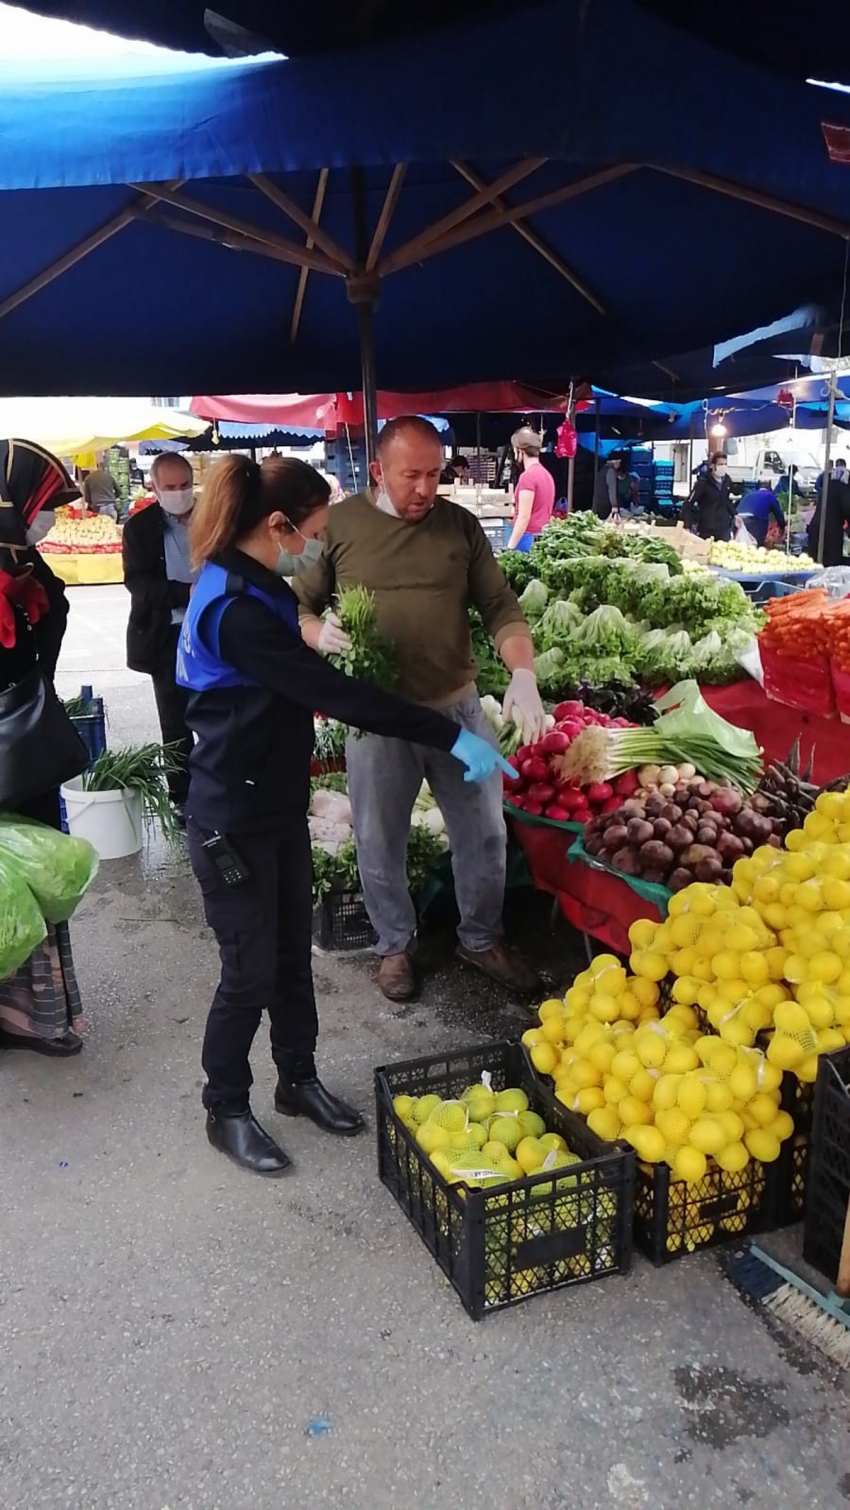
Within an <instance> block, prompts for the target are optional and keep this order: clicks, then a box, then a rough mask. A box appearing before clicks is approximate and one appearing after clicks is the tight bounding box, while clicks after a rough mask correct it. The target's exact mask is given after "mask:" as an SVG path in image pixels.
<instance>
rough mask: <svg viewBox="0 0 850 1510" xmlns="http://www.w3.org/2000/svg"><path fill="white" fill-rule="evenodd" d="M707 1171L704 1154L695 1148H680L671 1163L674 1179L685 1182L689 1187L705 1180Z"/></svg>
mask: <svg viewBox="0 0 850 1510" xmlns="http://www.w3.org/2000/svg"><path fill="white" fill-rule="evenodd" d="M707 1169H708V1165H707V1163H706V1159H705V1154H703V1153H700V1151H699V1149H697V1148H680V1150H679V1152H678V1153H677V1155H676V1158H675V1160H674V1163H673V1173H674V1175H675V1176H676V1179H677V1180H687V1182H688V1184H689V1185H695V1184H696V1183H697V1182H698V1181H699V1180H703V1179H705V1175H706V1171H707Z"/></svg>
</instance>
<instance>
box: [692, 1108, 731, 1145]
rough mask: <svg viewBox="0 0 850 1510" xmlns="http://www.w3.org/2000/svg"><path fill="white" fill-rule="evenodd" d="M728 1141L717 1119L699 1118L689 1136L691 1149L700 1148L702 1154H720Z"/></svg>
mask: <svg viewBox="0 0 850 1510" xmlns="http://www.w3.org/2000/svg"><path fill="white" fill-rule="evenodd" d="M728 1141H729V1140H728V1138H727V1137H726V1133H725V1132H724V1130H723V1127H722V1125H721V1123H720V1122H719V1121H718V1120H717V1118H716V1117H698V1118H697V1120H696V1122H695V1123H694V1124H693V1127H692V1128H691V1130H690V1133H689V1134H688V1143H689V1144H690V1146H691V1148H698V1149H699V1151H700V1153H709V1154H716V1153H719V1152H720V1149H721V1148H724V1147H725V1145H726V1143H727V1142H728Z"/></svg>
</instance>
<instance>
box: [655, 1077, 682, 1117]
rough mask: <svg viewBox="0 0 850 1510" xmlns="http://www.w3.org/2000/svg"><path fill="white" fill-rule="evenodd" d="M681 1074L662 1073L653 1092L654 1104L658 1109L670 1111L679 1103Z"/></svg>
mask: <svg viewBox="0 0 850 1510" xmlns="http://www.w3.org/2000/svg"><path fill="white" fill-rule="evenodd" d="M681 1079H682V1077H681V1075H660V1076H659V1077H658V1079H657V1080H656V1082H655V1087H654V1089H653V1092H652V1104H653V1106H654V1107H655V1110H656V1111H659V1112H663V1111H669V1110H670V1109H671V1107H674V1106H677V1105H678V1100H677V1098H678V1094H679V1085H680V1082H681Z"/></svg>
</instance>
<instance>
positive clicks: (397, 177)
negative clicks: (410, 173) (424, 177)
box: [366, 163, 407, 273]
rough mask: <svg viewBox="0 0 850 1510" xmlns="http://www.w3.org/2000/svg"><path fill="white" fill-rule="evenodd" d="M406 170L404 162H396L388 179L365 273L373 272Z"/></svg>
mask: <svg viewBox="0 0 850 1510" xmlns="http://www.w3.org/2000/svg"><path fill="white" fill-rule="evenodd" d="M406 172H407V168H406V166H405V164H404V163H396V165H395V167H394V168H393V172H392V178H391V179H390V182H389V186H388V188H387V192H386V194H385V195H384V203H383V205H382V207H381V213H380V215H379V216H378V224H377V225H376V226H375V234H374V236H373V237H372V245H371V246H370V248H369V255H368V257H367V258H366V271H367V273H371V272H374V270H375V267H376V265H377V261H378V258H379V257H380V255H381V249H382V247H383V245H384V239H385V237H386V234H387V231H388V230H389V228H390V221H391V220H392V218H393V215H394V214H395V207H396V205H397V204H398V196H399V194H400V193H401V187H402V184H403V183H404V175H405V173H406Z"/></svg>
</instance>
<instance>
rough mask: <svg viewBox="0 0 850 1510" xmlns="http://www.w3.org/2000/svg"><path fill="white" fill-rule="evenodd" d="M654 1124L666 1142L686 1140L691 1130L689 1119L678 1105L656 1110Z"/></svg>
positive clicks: (675, 1142)
mask: <svg viewBox="0 0 850 1510" xmlns="http://www.w3.org/2000/svg"><path fill="white" fill-rule="evenodd" d="M655 1125H656V1127H657V1128H658V1129H659V1131H660V1132H661V1133H663V1135H664V1137H665V1138H666V1140H667V1142H668V1143H674V1144H677V1145H680V1144H682V1143H686V1142H687V1138H688V1133H689V1132H690V1130H691V1124H690V1121H689V1119H688V1118H687V1117H686V1116H685V1113H684V1112H683V1111H681V1110H680V1109H679V1107H678V1106H673V1107H671V1108H670V1110H669V1111H663V1112H656V1113H655Z"/></svg>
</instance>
